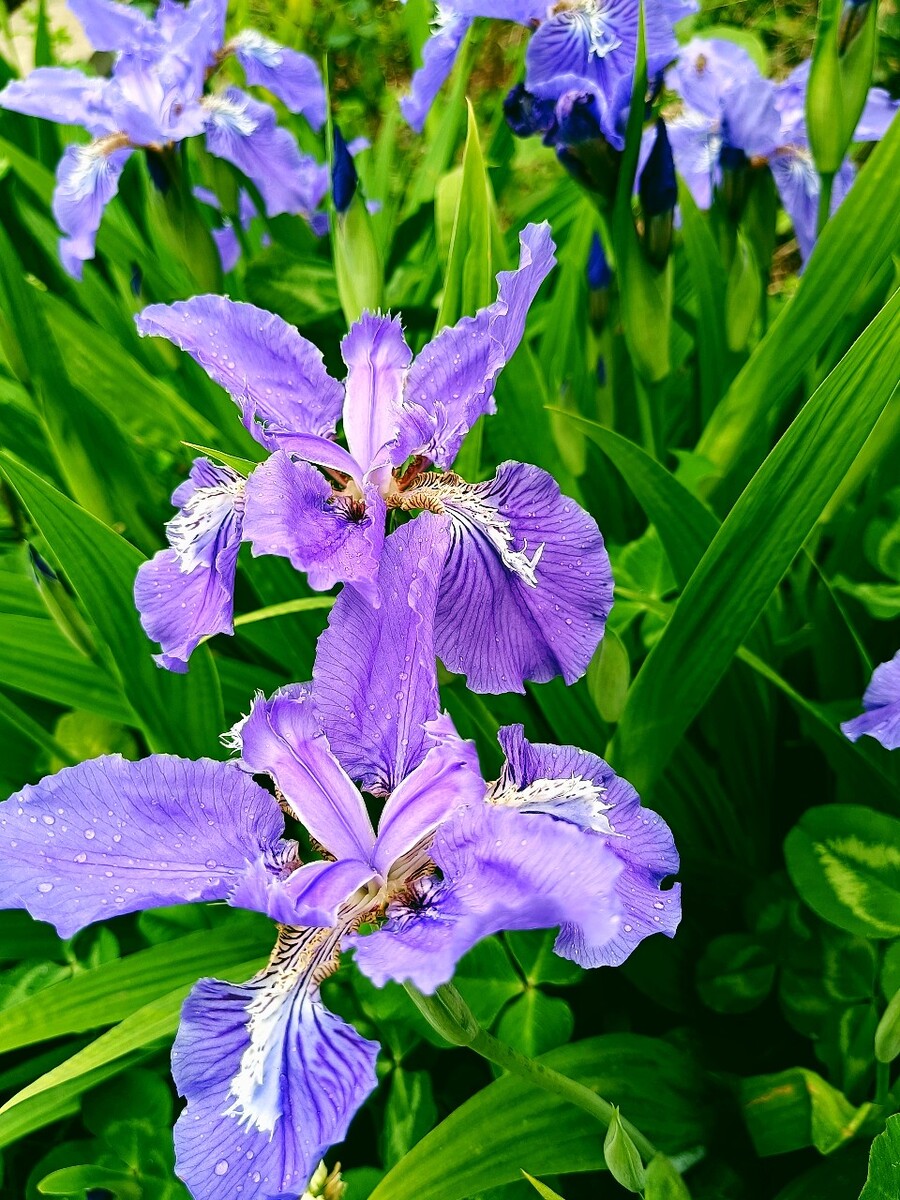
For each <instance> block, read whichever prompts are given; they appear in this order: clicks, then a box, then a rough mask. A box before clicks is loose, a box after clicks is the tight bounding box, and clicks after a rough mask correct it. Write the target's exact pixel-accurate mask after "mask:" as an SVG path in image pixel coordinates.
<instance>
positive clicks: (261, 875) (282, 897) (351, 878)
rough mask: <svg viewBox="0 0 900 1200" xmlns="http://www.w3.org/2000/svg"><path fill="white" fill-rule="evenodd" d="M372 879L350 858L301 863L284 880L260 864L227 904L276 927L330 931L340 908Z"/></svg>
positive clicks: (363, 864) (369, 872) (368, 870)
mask: <svg viewBox="0 0 900 1200" xmlns="http://www.w3.org/2000/svg"><path fill="white" fill-rule="evenodd" d="M289 865H290V864H285V866H289ZM374 875H375V872H374V871H373V869H372V867H371V866H370V865H369V864H368V863H366V862H362V861H361V860H357V859H353V858H345V859H340V860H339V861H337V862H326V861H324V860H322V861H315V862H308V863H303V865H302V866H297V867H296V868H295V869H294V870H292V871H291V873H290V874H289V875H287V877H285V871H284V870H281V871H273V870H272V868H271V866H269V865H268V864H266V863H263V862H260V863H256V864H254V866H253V868H252V869H251V870H249V871H247V873H246V874H245V875H243V876H242V878H241V881H240V883H239V884H238V885H237V887H236V888H235V890H234V891H233V892H232V894H231V896H230V898H229V903H230V904H232V905H233V906H234V907H235V908H247V909H250V910H251V911H252V912H261V913H265V914H266V916H268V917H271V918H272V920H273V921H277V922H278V924H279V925H291V926H296V925H310V926H316V927H319V928H325V927H327V928H331V927H332V926H333V925H335V924H336V923H337V920H338V912H339V910H340V908H341V905H343V904H345V903H346V902H347V901H348V900H349V899H350V898H351V897H352V896H353V894H354V892H356V891H357V890H358V889H359V888H361V887H365V885H366V884H367V883H368V882H369V881H370V880H371V879H372V878H373V877H374Z"/></svg>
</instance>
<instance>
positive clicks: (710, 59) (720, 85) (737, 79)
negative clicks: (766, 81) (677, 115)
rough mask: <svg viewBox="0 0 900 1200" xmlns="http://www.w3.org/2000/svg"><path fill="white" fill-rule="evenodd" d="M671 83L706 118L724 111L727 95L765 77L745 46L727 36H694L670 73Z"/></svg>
mask: <svg viewBox="0 0 900 1200" xmlns="http://www.w3.org/2000/svg"><path fill="white" fill-rule="evenodd" d="M667 78H668V80H669V84H670V86H671V87H672V88H673V89H674V90H675V91H676V92H678V94H679V96H681V98H682V100H683V101H684V102H685V104H686V105H688V106H689V107H690V108H693V109H696V110H697V111H698V112H701V113H703V115H704V116H706V117H712V118H717V117H719V116H721V113H722V101H723V97H724V96H725V95H726V94H727V93H728V92H730V91H733V90H735V89H737V88H740V87H742V86H747V85H750V84H753V83H756V84H760V83H761V82H762V76H761V74H760V71H759V68H758V67H757V65H756V63H755V62H754V61H753V59H752V58H751V57H750V55H749V54H748V52H747V51H746V50H745V49H744V47H743V46H739V45H738V44H737V43H736V42H730V41H728V40H727V39H725V38H703V37H695V38H691V40H690V41H689V42H687V43H686V44H685V45H684V46H682V47H681V49H680V51H679V52H678V58H677V60H676V62H675V65H674V66H673V67H672V69H671V71H670V72H669V73H668V76H667Z"/></svg>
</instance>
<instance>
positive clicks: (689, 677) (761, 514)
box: [609, 291, 900, 791]
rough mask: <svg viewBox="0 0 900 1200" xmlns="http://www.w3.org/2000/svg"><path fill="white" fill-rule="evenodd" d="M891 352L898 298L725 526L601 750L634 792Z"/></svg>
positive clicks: (723, 656)
mask: <svg viewBox="0 0 900 1200" xmlns="http://www.w3.org/2000/svg"><path fill="white" fill-rule="evenodd" d="M898 355H900V291H898V292H897V293H895V295H894V297H893V298H892V300H891V302H890V303H889V304H888V305H887V306H886V307H885V309H884V310H883V311H882V312H881V313H880V314H879V315H878V317H876V319H875V320H874V321H873V322H872V324H871V325H870V326H869V328H868V329H867V330H866V331H865V333H864V334H863V335H862V336H861V337H860V338H859V340H858V341H857V342H856V343H855V345H854V346H853V348H852V349H851V350H850V352H849V353H848V354H847V355H846V357H845V358H844V359H843V360H842V361H841V362H840V363H839V365H838V366H837V367H836V368H835V370H834V371H832V373H831V374H830V375H829V376H828V378H827V379H826V380H825V382H824V383H823V384H822V386H821V387H820V388H818V390H817V391H816V392H815V394H814V395H813V396H812V398H811V399H810V400H809V402H808V403H807V404H806V405H805V407H804V408H803V409H802V411H801V412H800V414H799V416H798V417H797V418H796V420H795V421H794V422H793V424H792V425H791V427H790V428H789V429H788V431H787V432H786V433H785V434H784V436H783V437H782V438H781V440H780V441H779V442H778V444H777V446H776V447H775V449H774V450H773V451H772V453H771V454H770V455H769V457H768V458H767V459H766V461H765V463H764V464H763V466H762V467H761V468H760V469H759V471H758V472H757V474H756V476H755V477H754V479H753V481H752V483H751V484H750V485H749V487H748V488H747V489H746V491H745V492H744V493H743V495H742V496H741V497H740V499H739V500H738V502H737V503H736V504H735V506H734V508H733V509H732V510H731V512H730V513H729V514H728V516H727V518H726V519H725V521H724V522H723V524H722V526H721V528H720V530H719V532H718V533H717V535H716V537H715V538H714V540H713V542H712V544H711V545H710V547H709V549H708V550H707V551H706V553H705V554H704V556H703V559H702V561H701V562H700V565H699V566H698V567H697V569H696V570H695V571H694V573H693V575H692V576H691V578H690V580H689V582H688V584H687V587H686V588H685V590H684V592H683V593H682V596H681V598H680V600H679V602H678V605H677V607H676V609H675V612H674V613H673V615H672V618H671V620H670V621H669V623H668V625H667V626H666V628H665V630H664V631H663V634H662V636H661V637H660V639H659V641H658V642H657V643H656V644H655V646H654V647H653V649H652V650H651V652H650V654H649V655H648V657H647V659H646V661H645V663H644V665H643V667H642V668H641V670H640V672H639V673H638V676H637V678H636V679H635V681H634V683H633V684H632V686H631V689H630V691H629V694H628V700H627V702H626V705H625V711H624V713H623V715H622V720H621V722H620V724H619V727H618V730H617V732H616V735H615V738H614V739H613V743H612V746H611V747H610V751H609V753H610V757H611V759H612V761H613V763H614V765H615V766H616V768H617V770H619V771H621V773H622V774H624V775H625V776H626V777H627V778H628V779H630V780H631V782H632V783H633V784H634V786H635V787H636V788H637V789H638V791H641V790H644V789H646V787H647V786H648V785H649V784H650V783H652V781H653V780H654V779H655V778H656V777H657V776H658V775H659V773H660V772H661V771H662V770H663V768H664V767H665V765H666V763H667V762H668V760H669V758H670V756H671V754H672V752H673V751H674V749H675V747H676V746H677V744H678V742H679V741H680V739H681V737H682V735H683V734H684V731H685V730H686V729H687V727H688V726H689V725H690V723H691V721H692V719H693V717H694V716H695V715H696V714H697V712H699V710H700V708H701V707H702V706H703V704H704V703H705V702H706V700H707V699H708V698H709V696H710V695H711V693H712V691H713V690H714V688H715V686H716V684H717V683H718V681H719V680H720V679H721V677H722V675H723V674H724V673H725V671H726V669H727V667H728V665H729V663H730V662H731V660H732V658H733V657H734V655H735V653H736V652H737V650H738V648H739V647H740V645H741V642H742V641H743V640H744V639H745V637H746V636H747V634H748V633H749V632H750V630H751V629H752V627H753V625H754V624H755V622H756V621H757V619H758V618H759V616H760V614H761V613H762V611H763V609H764V608H765V606H766V604H767V602H768V600H769V597H770V596H771V595H772V592H773V591H774V590H775V588H776V587H777V585H778V583H779V581H780V580H781V578H782V576H783V575H784V574H785V572H786V571H787V570H788V568H789V567H790V565H791V562H792V561H793V559H794V558H795V557H796V555H797V554H798V553H799V552H800V551H801V549H802V548H803V545H804V542H805V541H806V539H807V538H808V536H809V534H810V533H811V532H812V530H813V528H814V527H815V523H816V520H817V519H818V517H819V514H820V513H821V512H822V510H823V508H824V507H825V505H826V504H827V502H828V499H829V498H830V496H831V495H832V493H833V492H834V491H835V489H836V488H837V486H838V485H839V483H840V481H841V479H842V478H843V476H844V474H845V473H846V471H847V470H848V469H849V467H850V465H851V464H852V462H853V460H854V458H855V457H856V455H857V453H858V452H859V450H860V448H861V447H862V445H863V443H864V442H865V440H866V437H867V436H868V434H869V432H870V430H871V429H872V427H873V426H874V425H875V422H876V421H877V420H878V417H879V415H880V413H881V411H882V410H883V409H884V407H885V405H886V404H887V402H888V400H889V399H890V396H891V394H892V392H893V391H894V389H895V387H896V372H895V371H894V369H893V365H892V364H893V363H894V362H895V361H896V359H897V356H898ZM810 463H816V464H817V467H816V470H815V471H811V470H810V465H809V464H810ZM701 648H702V652H700V651H701Z"/></svg>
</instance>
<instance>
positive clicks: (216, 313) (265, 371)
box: [135, 296, 344, 445]
mask: <svg viewBox="0 0 900 1200" xmlns="http://www.w3.org/2000/svg"><path fill="white" fill-rule="evenodd" d="M135 319H136V322H137V327H138V332H139V333H140V334H141V335H142V336H148V335H153V336H154V337H164V338H168V339H169V341H170V342H173V343H174V344H175V345H176V346H179V347H180V348H181V349H182V350H185V351H186V352H187V353H188V354H189V355H190V356H191V358H193V359H194V361H195V362H197V363H199V364H200V366H201V367H203V369H204V371H206V373H207V375H209V377H210V378H211V379H213V380H215V382H216V383H218V384H219V385H220V387H223V388H224V389H225V390H226V391H227V392H228V394H229V395H230V396H231V398H232V399H233V400H234V401H235V402H236V403H237V405H238V406H239V408H240V409H241V412H242V414H243V418H244V424H245V425H246V426H247V428H248V429H249V430H250V432H251V433H252V434H253V436H254V437H255V438H256V440H257V441H259V442H261V443H262V444H263V445H269V444H270V443H271V437H272V436H274V435H275V434H278V433H313V434H318V435H319V436H322V437H325V436H327V435H328V434H330V433H333V432H334V429H335V426H336V425H337V422H338V418H339V417H340V414H341V404H342V403H343V398H344V391H343V388H342V387H341V385H340V384H339V383H338V382H337V380H335V379H332V378H331V376H330V375H329V374H328V372H327V371H326V370H325V363H324V361H323V359H322V353H321V351H320V350H319V349H318V348H317V347H316V346H314V345H313V344H312V342H309V341H307V340H306V338H303V337H301V336H300V334H299V333H298V332H297V330H296V329H295V328H294V327H293V325H288V323H287V322H286V321H284V320H282V319H281V317H278V316H276V315H275V314H274V313H270V312H266V311H265V310H264V309H261V308H257V307H256V305H254V304H243V303H238V302H236V301H234V300H229V299H227V298H226V297H225V296H194V297H192V298H191V299H190V300H181V301H178V303H176V304H151V305H149V306H148V307H147V308H145V309H144V310H143V312H141V313H138V315H137V317H136V318H135Z"/></svg>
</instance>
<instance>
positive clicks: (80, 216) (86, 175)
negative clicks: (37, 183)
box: [53, 138, 132, 279]
mask: <svg viewBox="0 0 900 1200" xmlns="http://www.w3.org/2000/svg"><path fill="white" fill-rule="evenodd" d="M115 145H116V143H115V142H114V141H113V142H110V141H108V140H107V139H103V138H102V139H101V140H100V141H97V142H91V143H90V145H87V146H67V147H66V151H65V153H64V154H63V156H62V158H61V159H60V160H59V166H58V167H57V169H56V190H55V191H54V193H53V216H54V218H55V219H56V223H57V225H58V226H59V228H60V229H61V230H62V231H63V233H64V234H65V235H66V236H65V237H63V238H61V239H60V243H59V255H60V258H61V260H62V264H63V266H64V267H65V268H66V270H67V271H68V272H69V274H70V275H71V276H72V277H73V278H74V279H80V278H81V272H82V264H83V263H84V262H85V261H87V260H88V259H90V258H93V257H94V242H95V240H96V237H97V230H98V229H99V228H100V221H101V220H102V219H103V210H104V209H105V208H106V206H107V204H109V202H110V200H112V198H113V196H115V194H116V192H118V190H119V178H120V176H121V174H122V170H123V168H124V166H125V163H126V162H127V161H128V159H129V158H130V157H131V153H132V151H131V149H130V148H127V147H125V148H122V147H121V145H120V146H119V148H118V149H113V148H112V147H113V146H115Z"/></svg>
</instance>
